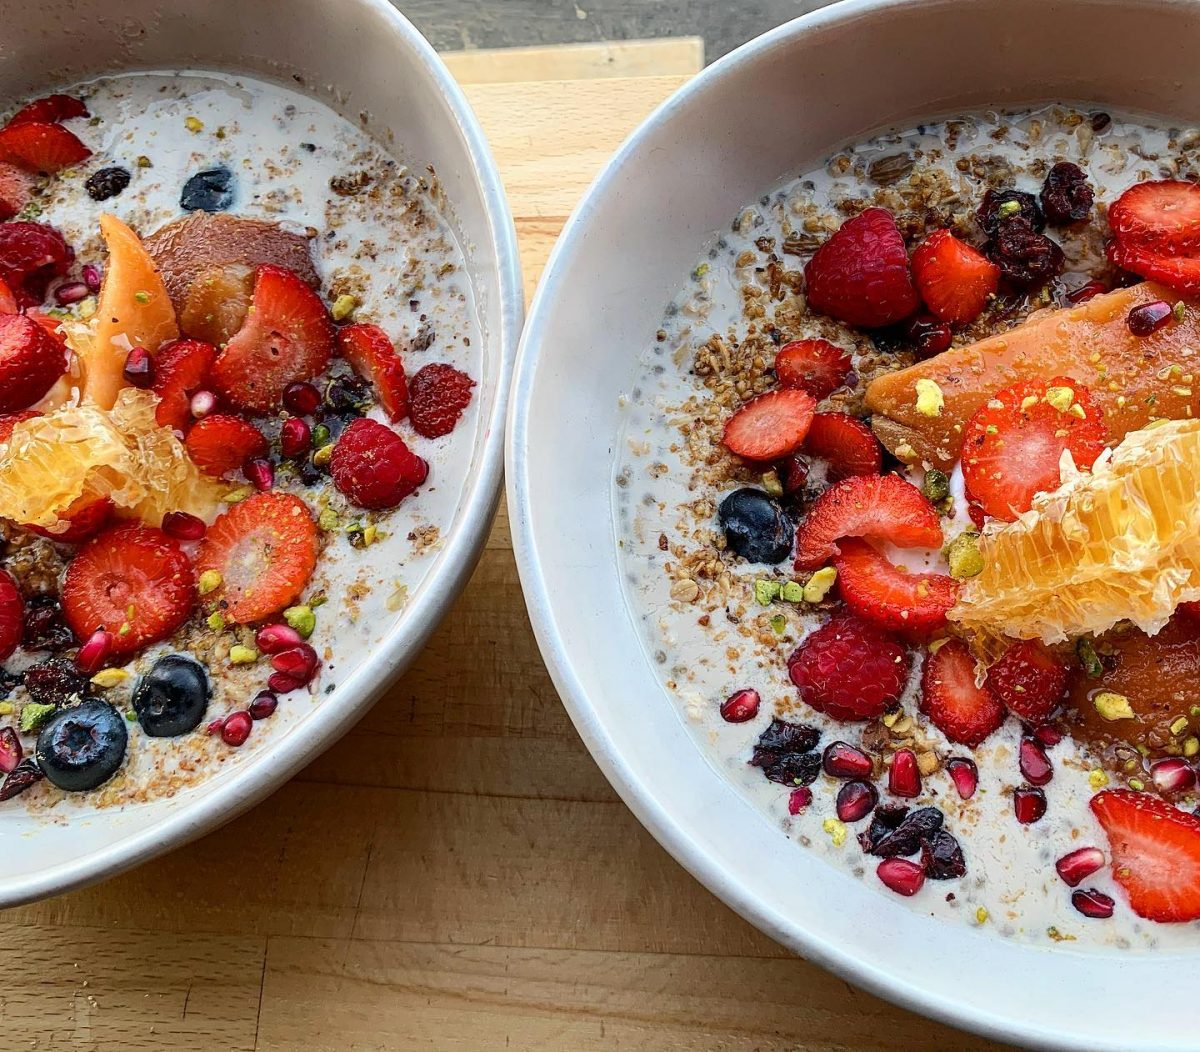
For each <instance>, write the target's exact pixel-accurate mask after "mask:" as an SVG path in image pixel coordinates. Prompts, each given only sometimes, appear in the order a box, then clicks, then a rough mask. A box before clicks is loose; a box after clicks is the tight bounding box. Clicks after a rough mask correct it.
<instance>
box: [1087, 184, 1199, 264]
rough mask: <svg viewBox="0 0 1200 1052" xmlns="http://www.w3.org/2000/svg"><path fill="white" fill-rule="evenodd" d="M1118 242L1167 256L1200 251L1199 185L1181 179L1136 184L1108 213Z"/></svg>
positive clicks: (1119, 198) (1185, 254) (1118, 199)
mask: <svg viewBox="0 0 1200 1052" xmlns="http://www.w3.org/2000/svg"><path fill="white" fill-rule="evenodd" d="M1108 225H1109V226H1110V227H1111V228H1112V232H1113V233H1114V234H1115V235H1116V238H1117V240H1118V241H1120V242H1121V243H1122V244H1123V245H1126V246H1128V247H1130V248H1143V249H1148V250H1149V251H1151V252H1157V253H1161V254H1162V255H1165V256H1188V255H1192V254H1193V253H1194V252H1195V251H1196V250H1197V249H1200V185H1197V184H1196V183H1188V182H1184V181H1182V180H1179V179H1161V180H1156V181H1154V182H1147V183H1137V184H1136V185H1134V186H1131V187H1130V188H1129V189H1128V190H1126V191H1125V192H1124V193H1123V194H1122V195H1121V196H1120V197H1118V198H1117V200H1116V201H1114V202H1113V205H1112V207H1111V208H1110V209H1109V210H1108Z"/></svg>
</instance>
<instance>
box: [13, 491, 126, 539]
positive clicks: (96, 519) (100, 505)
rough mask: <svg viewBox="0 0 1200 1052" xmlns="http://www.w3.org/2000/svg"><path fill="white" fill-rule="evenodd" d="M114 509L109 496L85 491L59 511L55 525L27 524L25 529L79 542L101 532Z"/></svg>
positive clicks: (50, 536) (48, 536)
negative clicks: (95, 494) (99, 495)
mask: <svg viewBox="0 0 1200 1052" xmlns="http://www.w3.org/2000/svg"><path fill="white" fill-rule="evenodd" d="M112 511H113V502H112V501H111V500H109V499H108V497H97V496H94V495H93V494H91V493H85V494H84V495H83V496H82V497H80V498H79V499H78V500H76V501H74V502H73V503H71V504H70V505H68V506H67V507H66V508H64V509H63V511H62V512H60V513H59V521H58V522H57V523H55V524H54V525H53V526H33V525H29V524H26V525H25V529H27V530H29V531H30V532H32V533H36V534H38V536H40V537H46V538H48V539H49V540H52V541H59V542H60V543H62V544H79V543H81V542H82V541H86V540H88V539H89V538H91V537H94V536H95V535H96V534H97V533H99V532H100V531H101V530H102V529H103V528H104V526H105V524H106V523H107V522H108V520H109V519H110V518H111V517H112Z"/></svg>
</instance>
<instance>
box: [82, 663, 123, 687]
mask: <svg viewBox="0 0 1200 1052" xmlns="http://www.w3.org/2000/svg"><path fill="white" fill-rule="evenodd" d="M128 678H129V673H128V672H126V671H125V670H124V669H123V668H102V669H101V670H100V671H99V672H97V673H96V674H95V675H94V676H93V677H92V680H91V682H92V685H93V686H95V687H99V688H100V689H101V690H108V688H109V687H115V686H116V685H117V684H118V683H124V682H125V681H126V680H127V679H128Z"/></svg>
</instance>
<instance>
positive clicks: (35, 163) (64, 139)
mask: <svg viewBox="0 0 1200 1052" xmlns="http://www.w3.org/2000/svg"><path fill="white" fill-rule="evenodd" d="M91 155H92V151H91V150H89V149H88V148H87V147H86V146H85V145H84V144H83V143H82V142H81V141H80V140H79V136H77V135H76V134H75V133H74V132H70V131H67V129H66V128H64V127H63V126H62V125H60V124H47V123H43V122H40V121H28V122H26V123H22V124H9V125H8V126H7V127H4V128H0V160H4V161H7V162H8V163H9V164H15V165H19V166H20V167H22V168H25V169H27V170H28V171H31V172H46V173H47V174H53V173H54V172H59V171H62V169H64V168H69V167H70V166H71V165H73V164H78V163H79V162H80V161H83V160H86V159H87V158H89V157H91Z"/></svg>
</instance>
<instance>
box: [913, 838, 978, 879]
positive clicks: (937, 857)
mask: <svg viewBox="0 0 1200 1052" xmlns="http://www.w3.org/2000/svg"><path fill="white" fill-rule="evenodd" d="M921 863H922V864H923V865H924V867H925V875H926V876H927V877H928V878H929V879H930V880H954V879H955V878H956V877H961V876H963V875H964V874H965V873H966V872H967V860H966V859H965V858H964V857H963V852H962V847H961V846H960V845H959V843H958V841H957V840H956V839H955V837H954V835H953V834H952V833H949V832H947V831H946V830H945V829H938V830H935V831H934V832H933V833H931V834H930V835H929V836H928V837H926V838H925V840H924V841H923V842H922V844H921Z"/></svg>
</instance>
